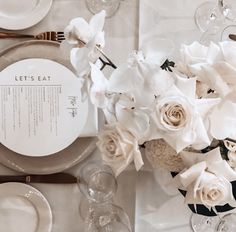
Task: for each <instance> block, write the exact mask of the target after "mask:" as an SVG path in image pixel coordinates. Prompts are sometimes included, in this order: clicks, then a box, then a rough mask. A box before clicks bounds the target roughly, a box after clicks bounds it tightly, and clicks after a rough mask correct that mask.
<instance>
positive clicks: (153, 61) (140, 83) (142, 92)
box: [109, 40, 173, 107]
mask: <svg viewBox="0 0 236 232" xmlns="http://www.w3.org/2000/svg"><path fill="white" fill-rule="evenodd" d="M171 51H172V43H170V41H166V40H155V41H151V42H150V43H147V44H146V45H145V46H144V47H143V48H141V50H140V51H139V52H136V53H132V54H131V55H130V56H129V58H128V60H127V62H126V63H124V64H122V65H121V66H120V67H118V68H117V69H116V70H115V71H114V73H113V74H112V75H111V77H110V80H109V91H110V92H116V93H131V94H132V95H133V96H134V98H135V101H136V103H137V104H138V105H139V106H140V107H149V106H150V105H151V104H152V103H153V102H154V100H155V96H156V95H159V94H160V92H163V91H165V89H168V88H169V87H170V85H171V84H172V83H173V80H172V78H171V76H170V74H168V73H167V72H165V71H163V70H161V68H160V66H161V65H162V64H163V63H164V61H165V60H166V59H167V57H168V56H169V54H170V53H171ZM163 80H164V81H163ZM167 80H168V81H167Z"/></svg>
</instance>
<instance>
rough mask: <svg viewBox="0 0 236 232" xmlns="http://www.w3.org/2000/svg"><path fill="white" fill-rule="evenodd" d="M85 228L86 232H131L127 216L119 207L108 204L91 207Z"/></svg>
mask: <svg viewBox="0 0 236 232" xmlns="http://www.w3.org/2000/svg"><path fill="white" fill-rule="evenodd" d="M85 228H86V231H87V232H131V225H130V221H129V217H128V215H127V214H126V213H125V212H124V210H123V209H122V208H121V207H119V206H117V205H114V204H110V203H103V204H102V203H101V204H96V207H93V208H92V207H91V209H90V212H89V214H88V215H87V217H86V219H85Z"/></svg>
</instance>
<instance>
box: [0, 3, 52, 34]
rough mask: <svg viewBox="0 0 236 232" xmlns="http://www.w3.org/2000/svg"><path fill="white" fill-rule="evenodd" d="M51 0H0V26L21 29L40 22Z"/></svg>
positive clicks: (50, 4)
mask: <svg viewBox="0 0 236 232" xmlns="http://www.w3.org/2000/svg"><path fill="white" fill-rule="evenodd" d="M51 6H52V0H7V1H0V28H4V29H8V30H21V29H25V28H28V27H31V26H33V25H35V24H37V23H38V22H40V21H41V20H42V19H43V18H44V17H45V16H46V15H47V13H48V12H49V10H50V8H51Z"/></svg>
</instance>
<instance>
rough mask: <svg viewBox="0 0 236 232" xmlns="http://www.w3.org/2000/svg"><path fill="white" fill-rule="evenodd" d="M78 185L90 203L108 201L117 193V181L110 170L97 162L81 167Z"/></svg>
mask: <svg viewBox="0 0 236 232" xmlns="http://www.w3.org/2000/svg"><path fill="white" fill-rule="evenodd" d="M78 185H79V188H80V191H81V192H82V193H83V194H84V196H85V197H86V198H87V199H88V200H89V201H92V202H105V201H109V200H110V199H111V198H112V197H113V196H114V194H115V192H116V191H117V181H116V178H115V176H114V173H113V171H112V169H111V168H110V167H109V166H108V165H104V164H99V163H97V162H90V163H88V164H85V165H84V166H82V167H81V169H80V173H79V177H78Z"/></svg>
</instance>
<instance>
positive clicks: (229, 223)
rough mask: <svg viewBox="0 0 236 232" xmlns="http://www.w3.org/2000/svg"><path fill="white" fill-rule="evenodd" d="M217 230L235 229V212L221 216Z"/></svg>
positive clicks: (230, 230) (231, 231)
mask: <svg viewBox="0 0 236 232" xmlns="http://www.w3.org/2000/svg"><path fill="white" fill-rule="evenodd" d="M216 231H217V232H233V231H236V214H234V213H232V214H227V215H225V216H224V217H222V218H221V220H220V222H219V224H218V226H217V228H216Z"/></svg>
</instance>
